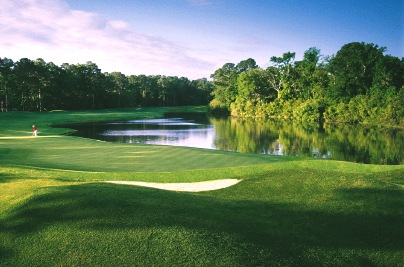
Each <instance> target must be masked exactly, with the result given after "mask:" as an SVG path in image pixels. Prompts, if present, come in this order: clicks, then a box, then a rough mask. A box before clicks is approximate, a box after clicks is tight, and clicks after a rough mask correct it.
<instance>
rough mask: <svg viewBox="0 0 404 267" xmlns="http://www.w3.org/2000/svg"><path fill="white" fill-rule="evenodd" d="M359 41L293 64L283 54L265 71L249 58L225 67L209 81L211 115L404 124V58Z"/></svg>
mask: <svg viewBox="0 0 404 267" xmlns="http://www.w3.org/2000/svg"><path fill="white" fill-rule="evenodd" d="M385 51H386V48H385V47H379V46H378V45H374V44H368V43H363V42H353V43H348V44H346V45H343V46H342V48H341V49H340V50H339V51H338V52H337V53H336V54H335V55H332V56H324V55H322V54H321V51H320V50H319V49H317V48H315V47H312V48H309V49H308V50H306V51H305V53H304V56H303V59H302V60H300V61H297V60H296V59H295V53H293V52H286V53H284V54H283V55H282V56H280V57H276V56H273V57H271V58H270V62H269V63H270V64H269V67H267V68H265V69H264V68H261V67H259V66H257V64H256V62H255V60H254V59H252V58H249V59H247V60H243V61H241V62H239V63H238V64H234V63H226V64H224V65H223V67H221V68H219V69H217V70H216V71H215V72H214V73H213V74H212V75H211V78H212V79H213V81H212V86H213V92H212V94H213V96H214V99H213V100H212V101H211V102H210V104H209V106H210V110H211V112H212V113H220V114H231V115H232V116H235V117H243V118H245V117H259V118H274V119H282V120H284V119H291V120H295V121H300V122H305V123H306V122H311V123H313V122H315V123H318V122H320V121H325V122H329V123H369V124H384V125H401V126H402V125H404V58H401V59H399V58H397V57H394V56H391V55H385V54H384V53H385Z"/></svg>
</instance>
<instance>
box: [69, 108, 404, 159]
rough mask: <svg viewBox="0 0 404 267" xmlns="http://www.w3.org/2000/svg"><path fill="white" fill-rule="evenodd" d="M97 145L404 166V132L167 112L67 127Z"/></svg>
mask: <svg viewBox="0 0 404 267" xmlns="http://www.w3.org/2000/svg"><path fill="white" fill-rule="evenodd" d="M63 127H68V128H72V129H75V130H77V132H75V133H74V135H77V136H81V137H86V138H93V139H97V140H103V141H110V142H121V143H133V144H157V145H171V146H186V147H196V148H206V149H218V150H225V151H237V152H241V153H258V154H270V155H293V156H304V157H314V158H326V159H333V160H343V161H351V162H360V163H373V164H403V163H404V161H403V158H404V157H403V151H404V131H403V130H400V129H389V130H386V129H384V130H381V129H375V128H364V127H360V126H357V125H355V126H353V125H339V126H338V127H332V126H327V127H307V126H304V125H295V124H292V123H279V122H274V121H254V120H238V119H234V118H230V117H226V118H214V117H208V116H206V115H205V114H201V113H181V114H176V113H167V114H166V115H165V117H164V118H158V119H144V120H128V121H113V122H103V123H86V124H69V125H63Z"/></svg>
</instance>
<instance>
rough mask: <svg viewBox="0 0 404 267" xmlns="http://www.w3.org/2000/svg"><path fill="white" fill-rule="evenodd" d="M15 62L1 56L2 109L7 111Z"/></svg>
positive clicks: (0, 91) (0, 103)
mask: <svg viewBox="0 0 404 267" xmlns="http://www.w3.org/2000/svg"><path fill="white" fill-rule="evenodd" d="M13 68H14V62H13V60H12V59H9V58H0V110H1V112H7V111H8V110H9V98H10V95H11V93H12V92H11V86H12V85H11V83H12V82H13V81H14V77H13Z"/></svg>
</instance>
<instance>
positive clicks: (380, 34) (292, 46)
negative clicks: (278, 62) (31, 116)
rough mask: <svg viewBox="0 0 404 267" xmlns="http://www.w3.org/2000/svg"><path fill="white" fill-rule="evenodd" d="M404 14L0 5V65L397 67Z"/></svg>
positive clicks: (302, 4)
mask: <svg viewBox="0 0 404 267" xmlns="http://www.w3.org/2000/svg"><path fill="white" fill-rule="evenodd" d="M403 13H404V10H403V1H402V0H385V1H375V0H266V1H265V0H166V1H162V0H148V1H144V0H97V1H95V0H0V36H1V38H0V52H1V53H0V57H8V58H11V59H13V60H19V59H21V58H23V57H27V58H30V59H36V58H43V59H44V60H45V61H47V62H51V61H52V62H54V63H55V64H58V65H60V64H62V63H64V62H66V63H70V64H76V63H85V62H87V61H92V62H94V63H96V64H97V65H98V66H99V67H100V68H101V69H102V71H106V72H112V71H120V72H122V73H124V74H126V75H131V74H134V75H139V74H146V75H166V76H185V77H188V78H190V79H197V78H202V77H206V78H209V76H210V74H212V73H213V72H214V71H215V70H216V69H217V68H220V67H221V66H223V65H224V64H225V63H227V62H232V63H238V62H240V61H241V60H244V59H247V58H250V57H251V58H254V59H255V60H256V61H257V63H258V65H260V66H261V67H266V66H268V64H269V59H270V57H271V56H280V55H282V53H284V52H288V51H291V52H296V55H297V59H298V60H299V59H300V58H301V57H302V55H303V53H304V51H305V50H307V49H308V48H310V47H313V46H315V47H317V48H319V49H320V50H321V51H322V53H323V54H324V55H332V54H335V53H336V52H338V50H339V49H340V48H341V46H342V45H344V44H347V43H349V42H355V41H359V42H366V43H374V44H377V45H379V46H385V47H387V54H391V55H393V56H397V57H400V58H401V57H404V48H403V46H404V44H403V40H402V39H403V38H402V37H403V35H404V31H403V27H404V26H403V25H404V18H403V15H402V14H403Z"/></svg>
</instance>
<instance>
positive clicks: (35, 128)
mask: <svg viewBox="0 0 404 267" xmlns="http://www.w3.org/2000/svg"><path fill="white" fill-rule="evenodd" d="M32 129H33V130H34V132H33V133H32V135H33V136H37V133H38V128H37V127H36V126H35V125H32Z"/></svg>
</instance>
